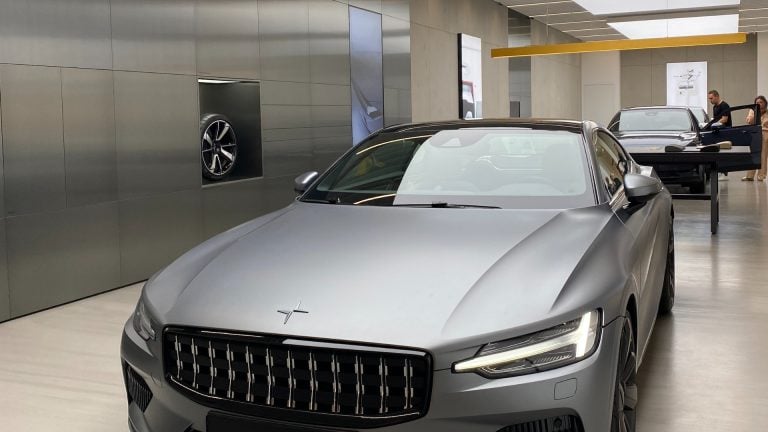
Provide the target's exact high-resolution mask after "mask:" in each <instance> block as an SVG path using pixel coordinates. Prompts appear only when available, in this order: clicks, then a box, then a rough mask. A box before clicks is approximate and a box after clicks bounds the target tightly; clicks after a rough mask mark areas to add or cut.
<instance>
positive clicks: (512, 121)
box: [379, 118, 596, 133]
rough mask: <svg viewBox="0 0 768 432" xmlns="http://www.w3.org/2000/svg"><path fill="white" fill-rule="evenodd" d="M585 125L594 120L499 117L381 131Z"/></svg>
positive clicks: (575, 129) (578, 129)
mask: <svg viewBox="0 0 768 432" xmlns="http://www.w3.org/2000/svg"><path fill="white" fill-rule="evenodd" d="M585 126H592V122H583V121H577V120H558V119H537V118H499V119H473V120H445V121H435V122H424V123H409V124H401V125H395V126H389V127H386V128H384V129H382V130H381V131H380V132H379V133H403V132H408V133H412V132H434V131H440V130H456V129H468V128H530V129H545V130H546V129H551V130H569V131H572V132H579V133H580V132H581V131H583V130H584V127H585ZM595 126H596V125H595Z"/></svg>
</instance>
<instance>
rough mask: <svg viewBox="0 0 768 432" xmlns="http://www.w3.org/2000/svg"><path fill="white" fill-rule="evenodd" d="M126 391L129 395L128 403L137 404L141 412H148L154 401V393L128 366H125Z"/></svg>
mask: <svg viewBox="0 0 768 432" xmlns="http://www.w3.org/2000/svg"><path fill="white" fill-rule="evenodd" d="M124 371H125V390H126V393H128V403H131V402H135V403H136V405H137V406H138V407H139V409H140V410H141V412H144V411H146V410H147V407H149V403H150V402H151V401H152V391H151V390H150V389H149V387H147V383H146V381H144V378H142V377H141V376H140V375H139V374H137V373H136V371H134V370H133V368H131V367H130V366H128V365H127V364H126V365H125V369H124Z"/></svg>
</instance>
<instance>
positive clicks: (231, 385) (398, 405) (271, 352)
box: [163, 329, 432, 418]
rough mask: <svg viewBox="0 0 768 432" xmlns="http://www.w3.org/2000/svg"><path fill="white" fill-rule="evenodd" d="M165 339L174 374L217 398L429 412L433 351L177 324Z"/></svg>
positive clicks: (381, 413) (322, 410)
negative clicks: (301, 342)
mask: <svg viewBox="0 0 768 432" xmlns="http://www.w3.org/2000/svg"><path fill="white" fill-rule="evenodd" d="M163 347H164V348H163V349H164V355H165V366H166V374H167V377H168V379H169V380H171V382H172V383H174V384H176V385H177V386H180V387H182V388H184V389H187V390H191V391H193V392H195V394H197V395H198V396H203V397H210V398H211V399H212V400H213V399H215V400H216V401H218V402H221V401H222V400H223V401H224V402H232V403H234V404H238V405H239V404H243V403H245V404H249V405H254V406H260V407H269V408H281V409H289V410H295V411H302V412H307V413H318V414H334V415H338V416H351V417H365V418H370V417H392V416H402V415H404V414H414V415H422V414H423V413H425V412H426V407H427V403H428V396H429V385H430V374H431V373H432V371H431V366H430V363H429V359H428V357H427V356H426V355H420V354H415V355H409V354H407V353H400V352H396V353H389V352H370V351H367V350H360V351H357V350H354V349H335V348H325V347H316V346H298V345H284V344H282V343H280V341H277V340H275V339H269V338H261V337H257V336H254V337H252V338H248V337H243V336H239V335H238V336H237V337H228V335H226V334H220V333H204V332H195V331H189V332H187V331H184V330H175V329H168V330H166V332H165V336H164V344H163ZM366 349H368V348H366Z"/></svg>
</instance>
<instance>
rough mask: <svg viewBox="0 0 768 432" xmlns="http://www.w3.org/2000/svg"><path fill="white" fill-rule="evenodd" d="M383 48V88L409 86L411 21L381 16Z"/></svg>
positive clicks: (403, 87)
mask: <svg viewBox="0 0 768 432" xmlns="http://www.w3.org/2000/svg"><path fill="white" fill-rule="evenodd" d="M381 31H382V45H383V48H384V65H383V66H384V88H391V89H401V90H409V89H410V88H411V23H409V22H408V21H403V20H400V19H397V18H391V17H388V16H383V17H382V18H381Z"/></svg>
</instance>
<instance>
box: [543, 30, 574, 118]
mask: <svg viewBox="0 0 768 432" xmlns="http://www.w3.org/2000/svg"><path fill="white" fill-rule="evenodd" d="M570 42H578V41H577V40H576V39H575V38H573V37H571V36H568V35H566V34H565V33H563V32H561V31H559V30H556V29H554V28H551V27H550V28H547V26H546V25H545V24H544V23H542V22H539V21H536V20H533V21H531V44H532V45H547V44H558V43H570ZM531 112H532V115H533V117H542V118H565V119H576V120H578V119H581V55H580V54H567V55H550V56H536V57H532V58H531Z"/></svg>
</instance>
